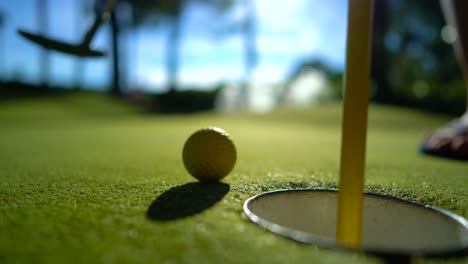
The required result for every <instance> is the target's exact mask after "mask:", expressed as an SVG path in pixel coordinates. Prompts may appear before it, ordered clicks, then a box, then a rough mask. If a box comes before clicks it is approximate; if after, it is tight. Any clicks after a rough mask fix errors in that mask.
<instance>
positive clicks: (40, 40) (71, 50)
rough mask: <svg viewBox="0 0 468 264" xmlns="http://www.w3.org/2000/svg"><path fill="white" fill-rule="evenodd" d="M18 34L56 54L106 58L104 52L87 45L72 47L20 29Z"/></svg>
mask: <svg viewBox="0 0 468 264" xmlns="http://www.w3.org/2000/svg"><path fill="white" fill-rule="evenodd" d="M18 33H19V34H20V35H21V36H23V37H25V38H26V39H28V40H30V41H32V42H34V43H36V44H38V45H39V46H41V47H43V48H45V49H51V50H55V51H58V52H62V53H65V54H69V55H73V56H78V57H93V58H98V57H104V56H106V52H104V51H99V50H93V49H90V47H89V46H87V45H83V44H79V45H73V44H70V43H65V42H62V41H59V40H55V39H50V38H47V37H44V36H41V35H38V34H33V33H30V32H27V31H24V30H21V29H19V30H18Z"/></svg>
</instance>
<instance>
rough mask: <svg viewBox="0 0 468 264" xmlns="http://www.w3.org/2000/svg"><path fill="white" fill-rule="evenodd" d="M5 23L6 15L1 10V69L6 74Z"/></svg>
mask: <svg viewBox="0 0 468 264" xmlns="http://www.w3.org/2000/svg"><path fill="white" fill-rule="evenodd" d="M4 24H5V15H4V13H3V11H2V10H0V58H3V59H2V60H1V61H0V71H2V70H3V72H4V74H5V72H6V69H5V65H6V64H5V43H4V41H5V39H4V37H3V26H4ZM3 79H5V76H3Z"/></svg>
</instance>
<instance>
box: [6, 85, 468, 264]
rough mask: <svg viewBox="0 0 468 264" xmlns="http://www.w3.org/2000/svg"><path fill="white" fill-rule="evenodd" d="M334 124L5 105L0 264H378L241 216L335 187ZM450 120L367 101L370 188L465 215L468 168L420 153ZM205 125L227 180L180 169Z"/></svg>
mask: <svg viewBox="0 0 468 264" xmlns="http://www.w3.org/2000/svg"><path fill="white" fill-rule="evenodd" d="M340 116H341V108H340V105H339V104H328V105H322V106H316V107H311V108H308V109H302V110H287V109H284V110H278V111H276V112H274V113H270V114H265V115H255V114H247V113H239V114H228V115H222V114H214V113H202V114H192V115H149V114H144V113H141V112H140V111H139V110H138V109H135V108H133V107H130V106H128V105H125V104H123V103H117V102H114V101H112V100H111V99H109V98H107V97H104V96H99V95H92V94H91V95H89V94H77V95H69V96H64V97H57V98H42V99H24V100H17V101H7V102H3V103H2V104H1V105H0V263H13V262H15V263H16V262H18V263H33V262H34V263H37V262H43V263H54V262H55V263H64V262H73V263H76V262H83V263H84V262H88V261H90V262H99V263H148V262H150V263H373V262H375V261H376V259H374V258H371V257H366V256H364V255H360V254H350V253H343V252H337V251H333V250H328V249H321V248H317V247H314V246H306V245H302V244H297V243H295V242H292V241H289V240H287V239H284V238H281V237H278V236H275V235H273V234H271V233H269V232H267V231H265V230H263V229H261V228H259V227H257V226H256V225H254V224H252V223H250V222H249V221H248V220H246V219H245V217H243V214H242V204H243V202H244V201H245V200H246V199H247V198H249V197H251V196H252V195H255V194H259V193H261V192H263V191H269V190H276V189H287V188H336V187H337V178H338V176H337V175H338V171H339V148H340V129H339V128H340ZM447 120H449V117H447V116H439V115H435V114H427V113H421V112H417V111H410V110H404V109H399V108H392V107H382V106H372V107H371V109H370V121H369V132H368V155H367V175H366V189H367V190H369V191H373V192H377V193H383V194H390V195H394V196H397V197H403V198H407V199H410V200H412V201H417V202H422V203H426V204H429V205H432V206H437V207H441V208H444V209H447V210H450V211H452V212H455V213H457V214H460V215H462V216H464V217H467V216H468V199H467V197H468V166H467V163H463V162H459V161H451V160H446V159H438V158H432V157H427V156H422V155H420V154H419V153H418V152H417V149H418V144H419V142H420V140H421V138H422V137H423V135H424V134H425V133H427V132H428V131H430V130H431V129H433V128H435V127H437V126H438V125H440V124H442V123H444V122H446V121H447ZM206 126H220V127H222V128H224V129H225V130H226V131H228V132H229V133H230V134H231V135H232V137H233V138H234V140H235V143H236V146H237V151H238V161H237V164H236V167H235V168H234V171H233V172H232V173H231V175H229V176H228V177H227V178H225V179H224V180H223V183H224V184H215V185H200V184H196V183H194V182H195V180H194V179H193V178H191V177H190V176H189V175H188V174H187V172H186V171H185V169H184V167H183V164H182V161H181V151H182V146H183V144H184V141H185V139H186V138H187V137H188V136H189V135H190V134H191V133H193V132H194V131H195V130H197V129H199V128H202V127H206ZM210 205H211V206H210ZM193 208H194V209H193ZM187 215H192V216H187ZM184 216H186V217H184ZM456 262H457V263H458V262H466V259H465V260H463V259H462V260H458V261H456Z"/></svg>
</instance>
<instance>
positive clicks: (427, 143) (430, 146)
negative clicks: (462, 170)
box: [420, 118, 468, 161]
mask: <svg viewBox="0 0 468 264" xmlns="http://www.w3.org/2000/svg"><path fill="white" fill-rule="evenodd" d="M420 151H421V152H422V153H424V154H427V155H432V156H438V157H444V158H450V159H457V160H464V161H468V124H467V123H465V122H462V121H461V119H460V118H457V119H455V120H453V121H451V122H450V123H448V124H447V125H446V126H444V127H442V128H440V129H437V130H436V131H434V132H432V133H431V134H429V135H428V136H426V137H425V138H424V140H423V142H422V144H421V147H420Z"/></svg>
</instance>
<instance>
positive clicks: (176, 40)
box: [129, 0, 233, 93]
mask: <svg viewBox="0 0 468 264" xmlns="http://www.w3.org/2000/svg"><path fill="white" fill-rule="evenodd" d="M129 3H130V4H132V7H133V10H134V15H133V16H134V26H140V25H141V24H143V23H146V22H148V21H152V22H153V23H154V24H156V25H161V24H164V25H167V26H169V34H168V35H167V39H166V52H165V55H166V57H165V67H166V74H167V80H168V81H167V88H168V91H169V93H172V92H175V91H176V90H177V88H178V87H177V79H178V75H179V69H180V65H179V61H180V58H179V56H180V54H179V52H180V39H181V38H180V36H181V34H182V31H183V30H182V29H183V28H182V27H183V22H184V21H183V10H184V9H185V8H186V7H187V6H189V5H191V4H203V5H205V6H206V7H208V8H211V9H213V10H215V11H217V12H223V11H225V10H227V9H228V8H229V7H230V6H232V3H233V0H170V1H168V0H153V1H145V0H134V1H130V2H129Z"/></svg>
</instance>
